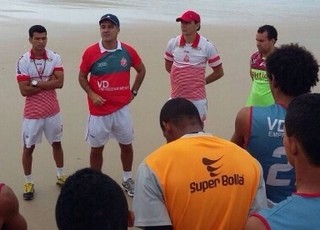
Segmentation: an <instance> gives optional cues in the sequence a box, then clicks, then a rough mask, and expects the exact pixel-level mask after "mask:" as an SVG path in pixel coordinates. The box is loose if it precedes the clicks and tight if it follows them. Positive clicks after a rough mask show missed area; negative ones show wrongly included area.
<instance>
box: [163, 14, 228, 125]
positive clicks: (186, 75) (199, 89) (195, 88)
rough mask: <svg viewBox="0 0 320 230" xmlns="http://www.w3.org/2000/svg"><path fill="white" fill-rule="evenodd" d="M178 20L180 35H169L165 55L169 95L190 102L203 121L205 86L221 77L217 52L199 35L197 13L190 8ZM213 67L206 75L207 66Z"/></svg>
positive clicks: (205, 111) (221, 69) (204, 116)
mask: <svg viewBox="0 0 320 230" xmlns="http://www.w3.org/2000/svg"><path fill="white" fill-rule="evenodd" d="M176 21H177V22H180V23H181V32H182V33H181V35H178V36H177V37H175V38H171V39H170V40H169V42H168V44H167V48H166V51H165V54H164V59H165V68H166V70H167V72H168V73H170V83H171V95H170V96H171V98H176V97H183V98H186V99H188V100H190V101H192V102H193V103H194V104H195V106H196V107H197V109H198V110H199V113H200V117H201V119H202V120H203V121H204V120H205V119H206V115H207V99H206V90H205V86H206V85H207V84H210V83H212V82H214V81H216V80H218V79H219V78H221V77H222V76H223V74H224V73H223V67H222V61H221V59H220V55H219V53H218V51H217V49H216V48H215V46H214V45H213V43H211V42H210V41H208V39H207V38H205V37H203V36H201V35H200V34H199V33H198V31H199V30H200V22H201V20H200V15H199V14H198V13H196V12H194V11H192V10H188V11H186V12H184V13H183V14H182V15H181V16H180V17H178V18H177V19H176ZM207 63H208V65H209V66H210V67H211V68H212V72H211V73H210V74H209V75H207V76H206V75H205V70H206V65H207Z"/></svg>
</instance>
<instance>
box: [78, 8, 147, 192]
mask: <svg viewBox="0 0 320 230" xmlns="http://www.w3.org/2000/svg"><path fill="white" fill-rule="evenodd" d="M99 25H100V35H101V40H100V41H99V42H97V43H95V44H93V45H91V46H90V47H88V48H87V49H86V50H85V51H84V53H83V56H82V62H81V65H80V72H79V83H80V85H81V87H82V88H83V89H84V91H85V92H86V93H87V95H88V105H89V111H90V115H89V118H88V124H87V134H86V141H87V142H88V144H89V145H90V146H91V152H90V166H91V168H92V169H95V170H98V171H101V168H102V163H103V155H102V153H103V149H104V145H105V144H106V143H107V141H108V140H109V139H110V138H111V137H114V138H116V140H117V141H118V143H119V146H120V150H121V161H122V167H123V183H122V186H123V188H124V189H125V190H126V191H127V193H128V195H129V196H133V195H134V181H133V179H132V162H133V148H132V141H133V127H132V120H131V114H130V108H129V104H130V102H131V101H132V100H133V99H134V97H135V96H137V94H138V90H139V88H140V86H141V83H142V81H143V79H144V76H145V73H146V69H145V66H144V64H143V62H142V60H141V58H140V56H139V55H138V53H137V52H136V50H135V49H134V48H132V47H131V46H130V45H128V44H125V43H123V42H120V41H119V40H118V38H117V37H118V34H119V32H120V22H119V19H118V18H117V17H116V16H115V15H113V14H106V15H104V16H102V17H101V19H100V21H99ZM131 67H133V68H134V69H135V70H136V73H137V74H136V78H135V81H134V83H133V85H132V87H131V88H130V69H131ZM89 73H90V78H88V75H89Z"/></svg>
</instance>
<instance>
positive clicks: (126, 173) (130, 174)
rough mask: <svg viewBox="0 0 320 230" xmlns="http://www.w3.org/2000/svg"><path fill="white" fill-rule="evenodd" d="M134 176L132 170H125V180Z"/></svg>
mask: <svg viewBox="0 0 320 230" xmlns="http://www.w3.org/2000/svg"><path fill="white" fill-rule="evenodd" d="M130 178H132V171H129V172H125V171H124V172H123V181H127V180H128V179H130Z"/></svg>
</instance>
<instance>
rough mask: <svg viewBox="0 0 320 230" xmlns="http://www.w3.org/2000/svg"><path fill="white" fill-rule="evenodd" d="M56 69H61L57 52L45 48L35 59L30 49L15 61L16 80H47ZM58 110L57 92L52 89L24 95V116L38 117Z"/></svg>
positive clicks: (53, 113)
mask: <svg viewBox="0 0 320 230" xmlns="http://www.w3.org/2000/svg"><path fill="white" fill-rule="evenodd" d="M56 70H59V71H61V70H63V65H62V60H61V57H60V55H59V54H57V53H55V52H53V51H51V50H46V53H45V54H44V56H43V57H42V58H40V59H36V58H35V57H34V55H33V53H32V51H29V52H26V53H25V54H24V55H22V56H21V57H20V59H19V60H18V63H17V70H16V75H17V81H18V82H21V81H32V80H37V81H48V80H49V79H50V76H51V75H52V74H53V72H54V71H56ZM59 112H60V107H59V103H58V99H57V94H56V91H55V90H54V89H52V90H42V91H40V92H39V93H37V94H34V95H31V96H26V99H25V107H24V114H23V116H24V118H28V119H40V118H47V117H51V116H54V115H56V114H57V113H59Z"/></svg>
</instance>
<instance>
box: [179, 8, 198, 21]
mask: <svg viewBox="0 0 320 230" xmlns="http://www.w3.org/2000/svg"><path fill="white" fill-rule="evenodd" d="M176 21H177V22H181V21H184V22H192V21H195V22H200V15H199V14H197V13H196V12H194V11H192V10H188V11H186V12H184V13H183V14H182V15H181V16H180V17H178V18H177V19H176Z"/></svg>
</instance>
